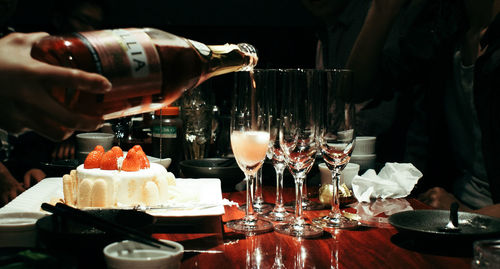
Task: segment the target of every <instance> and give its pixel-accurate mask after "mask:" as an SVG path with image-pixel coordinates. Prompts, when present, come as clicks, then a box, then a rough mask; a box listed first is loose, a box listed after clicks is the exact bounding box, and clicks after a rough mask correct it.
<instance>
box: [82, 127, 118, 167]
mask: <svg viewBox="0 0 500 269" xmlns="http://www.w3.org/2000/svg"><path fill="white" fill-rule="evenodd" d="M114 139H115V135H114V134H110V133H81V134H77V135H76V158H77V159H78V161H80V163H82V162H83V161H85V158H87V155H88V154H89V152H91V151H93V150H94V148H95V147H96V146H97V145H101V146H102V147H103V148H104V151H108V150H110V149H111V147H113V141H114Z"/></svg>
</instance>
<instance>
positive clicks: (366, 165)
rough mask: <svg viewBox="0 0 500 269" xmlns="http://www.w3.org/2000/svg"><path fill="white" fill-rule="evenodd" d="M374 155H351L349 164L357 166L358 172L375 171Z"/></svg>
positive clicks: (375, 156)
mask: <svg viewBox="0 0 500 269" xmlns="http://www.w3.org/2000/svg"><path fill="white" fill-rule="evenodd" d="M376 158H377V155H376V154H364V155H354V154H353V155H352V156H351V160H350V163H357V164H359V170H360V171H365V170H367V169H375V159H376Z"/></svg>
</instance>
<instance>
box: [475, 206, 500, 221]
mask: <svg viewBox="0 0 500 269" xmlns="http://www.w3.org/2000/svg"><path fill="white" fill-rule="evenodd" d="M473 212H475V213H478V214H483V215H488V216H492V217H497V218H500V204H494V205H490V206H485V207H483V208H480V209H477V210H474V211H473Z"/></svg>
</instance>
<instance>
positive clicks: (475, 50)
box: [460, 29, 480, 66]
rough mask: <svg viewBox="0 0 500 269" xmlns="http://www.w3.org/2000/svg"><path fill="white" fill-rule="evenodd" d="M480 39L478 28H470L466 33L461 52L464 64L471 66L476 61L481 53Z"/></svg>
mask: <svg viewBox="0 0 500 269" xmlns="http://www.w3.org/2000/svg"><path fill="white" fill-rule="evenodd" d="M479 40H480V32H479V31H478V30H472V29H471V30H469V31H467V33H466V34H465V38H464V42H463V43H462V48H461V49H460V54H461V56H462V64H463V65H464V66H471V65H473V64H474V62H475V61H476V59H477V57H478V55H479Z"/></svg>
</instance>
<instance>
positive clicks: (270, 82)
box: [239, 69, 278, 214]
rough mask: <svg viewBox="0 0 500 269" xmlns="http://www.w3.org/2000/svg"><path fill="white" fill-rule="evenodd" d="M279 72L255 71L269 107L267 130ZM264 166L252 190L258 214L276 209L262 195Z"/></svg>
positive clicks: (272, 70) (265, 116) (259, 171)
mask: <svg viewBox="0 0 500 269" xmlns="http://www.w3.org/2000/svg"><path fill="white" fill-rule="evenodd" d="M277 71H278V70H276V69H255V70H254V78H255V81H256V82H258V87H259V89H262V90H263V91H265V95H266V98H268V99H267V100H266V102H265V103H263V104H264V105H266V106H267V108H266V114H265V115H263V118H262V120H263V121H264V124H267V125H268V126H266V127H267V128H269V109H270V107H269V106H270V105H271V101H272V100H271V98H272V95H273V94H274V92H275V91H276V76H277ZM262 170H263V169H262V166H261V167H260V169H259V170H258V171H257V176H256V178H255V182H254V184H253V188H252V189H251V193H252V197H253V200H252V201H253V209H254V211H255V212H257V213H258V214H267V213H269V211H271V210H272V209H273V207H274V205H273V204H270V203H266V202H265V201H264V196H263V193H262ZM245 207H246V204H242V205H240V206H239V209H240V210H243V211H244V210H245Z"/></svg>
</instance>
